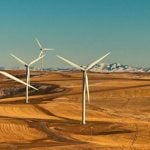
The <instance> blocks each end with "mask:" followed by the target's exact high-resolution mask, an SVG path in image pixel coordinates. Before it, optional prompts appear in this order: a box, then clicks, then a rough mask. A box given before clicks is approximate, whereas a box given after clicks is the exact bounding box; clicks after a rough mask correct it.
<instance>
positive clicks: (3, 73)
mask: <svg viewBox="0 0 150 150" xmlns="http://www.w3.org/2000/svg"><path fill="white" fill-rule="evenodd" d="M0 74H2V75H4V76H6V77H8V78H10V79H13V80H15V81H17V82H19V83H21V84H24V85H27V86H29V87H31V88H33V89H35V90H38V89H37V88H35V87H33V86H31V85H29V84H27V83H25V82H24V81H22V80H20V79H18V78H16V77H15V76H13V75H11V74H9V73H7V72H4V71H0Z"/></svg>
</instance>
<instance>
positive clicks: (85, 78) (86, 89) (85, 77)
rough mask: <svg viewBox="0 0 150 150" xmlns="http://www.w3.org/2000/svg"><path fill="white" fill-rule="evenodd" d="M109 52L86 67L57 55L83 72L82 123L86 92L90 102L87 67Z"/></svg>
mask: <svg viewBox="0 0 150 150" xmlns="http://www.w3.org/2000/svg"><path fill="white" fill-rule="evenodd" d="M109 54H110V52H109V53H107V54H106V55H104V56H103V57H101V58H99V59H98V60H96V61H94V62H93V63H91V64H90V65H89V66H87V67H81V66H79V65H77V64H75V63H73V62H71V61H69V60H67V59H65V58H63V57H61V56H58V55H57V57H58V58H60V59H62V60H63V61H65V62H67V63H68V64H70V65H71V66H73V67H75V68H77V69H79V70H81V71H82V72H83V79H82V80H83V88H82V124H83V125H85V124H86V122H85V106H86V100H85V96H86V92H87V98H88V102H89V103H90V96H89V84H88V75H87V71H88V70H89V69H91V68H92V67H93V66H94V65H96V64H97V63H98V62H100V61H101V60H103V59H104V58H105V57H106V56H108V55H109Z"/></svg>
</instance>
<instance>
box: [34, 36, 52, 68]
mask: <svg viewBox="0 0 150 150" xmlns="http://www.w3.org/2000/svg"><path fill="white" fill-rule="evenodd" d="M35 40H36V42H37V44H38V46H39V48H40V54H39V57H41V56H43V55H45V54H46V51H52V50H54V49H51V48H43V46H42V45H41V43H40V42H39V40H38V39H37V38H36V39H35ZM41 70H43V58H42V59H41Z"/></svg>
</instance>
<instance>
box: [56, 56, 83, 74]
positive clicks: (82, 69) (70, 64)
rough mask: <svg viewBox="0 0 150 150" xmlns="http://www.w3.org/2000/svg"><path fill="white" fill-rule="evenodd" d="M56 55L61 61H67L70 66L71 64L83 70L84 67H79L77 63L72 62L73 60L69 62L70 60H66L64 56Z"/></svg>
mask: <svg viewBox="0 0 150 150" xmlns="http://www.w3.org/2000/svg"><path fill="white" fill-rule="evenodd" d="M57 57H58V58H60V59H62V60H63V61H65V62H67V63H68V64H70V65H71V66H73V67H75V68H77V69H80V70H83V71H84V70H85V69H84V68H82V67H80V66H79V65H77V64H75V63H73V62H71V61H69V60H67V59H65V58H63V57H61V56H58V55H57Z"/></svg>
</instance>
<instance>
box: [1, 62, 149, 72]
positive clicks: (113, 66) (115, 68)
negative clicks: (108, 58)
mask: <svg viewBox="0 0 150 150" xmlns="http://www.w3.org/2000/svg"><path fill="white" fill-rule="evenodd" d="M5 69H6V68H5V67H2V66H0V70H5ZM11 69H12V70H18V69H19V67H15V68H11ZM6 70H7V69H6ZM35 70H38V69H35ZM44 70H49V71H74V70H76V69H75V68H46V69H44ZM90 71H92V72H150V68H145V67H131V66H129V65H123V64H120V63H110V64H107V63H101V64H97V65H95V66H94V67H93V68H92V69H90Z"/></svg>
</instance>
